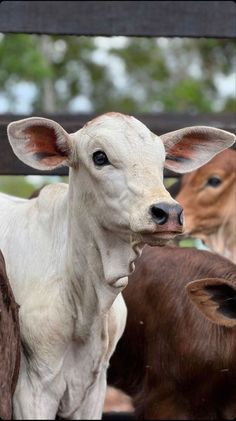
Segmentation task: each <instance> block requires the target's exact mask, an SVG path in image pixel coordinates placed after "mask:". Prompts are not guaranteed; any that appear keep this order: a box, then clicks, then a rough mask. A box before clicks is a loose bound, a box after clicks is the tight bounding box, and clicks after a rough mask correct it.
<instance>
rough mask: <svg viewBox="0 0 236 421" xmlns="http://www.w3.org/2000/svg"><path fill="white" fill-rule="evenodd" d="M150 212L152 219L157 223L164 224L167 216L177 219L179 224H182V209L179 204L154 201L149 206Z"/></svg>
mask: <svg viewBox="0 0 236 421" xmlns="http://www.w3.org/2000/svg"><path fill="white" fill-rule="evenodd" d="M150 212H151V215H152V218H153V220H154V221H155V222H156V224H158V225H164V224H166V223H167V221H168V220H169V218H170V217H171V218H172V219H175V220H176V219H177V223H178V224H179V225H181V226H182V225H183V220H184V218H183V209H182V207H181V206H180V205H178V204H176V205H169V204H168V203H165V202H163V203H154V204H153V205H152V206H151V207H150Z"/></svg>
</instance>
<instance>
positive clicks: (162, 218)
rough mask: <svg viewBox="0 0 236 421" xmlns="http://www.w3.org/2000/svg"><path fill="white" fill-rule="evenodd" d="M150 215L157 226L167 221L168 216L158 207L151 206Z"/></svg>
mask: <svg viewBox="0 0 236 421" xmlns="http://www.w3.org/2000/svg"><path fill="white" fill-rule="evenodd" d="M151 214H152V217H153V218H154V220H155V222H156V223H157V224H158V225H163V224H165V223H166V222H167V221H168V218H169V214H168V213H167V212H166V211H165V210H164V209H162V208H161V207H160V206H157V205H153V206H151Z"/></svg>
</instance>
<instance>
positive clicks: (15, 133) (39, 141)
mask: <svg viewBox="0 0 236 421" xmlns="http://www.w3.org/2000/svg"><path fill="white" fill-rule="evenodd" d="M7 133H8V138H9V141H10V144H11V146H12V149H13V151H14V152H15V154H16V156H17V157H18V158H19V159H20V160H21V161H23V162H24V163H25V164H27V165H29V166H30V167H33V168H36V169H38V170H53V169H54V168H57V167H60V166H64V165H69V157H70V154H71V150H72V140H71V138H70V135H69V134H68V133H67V132H66V131H65V130H64V129H63V128H62V127H61V126H60V124H58V123H56V122H55V121H53V120H49V119H47V118H41V117H31V118H26V119H24V120H19V121H15V122H13V123H10V124H9V125H8V128H7Z"/></svg>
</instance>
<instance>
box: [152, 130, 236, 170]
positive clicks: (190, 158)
mask: <svg viewBox="0 0 236 421" xmlns="http://www.w3.org/2000/svg"><path fill="white" fill-rule="evenodd" d="M160 138H161V139H162V141H163V144H164V146H165V150H166V161H165V167H166V168H168V169H169V170H172V171H174V172H177V173H186V172H189V171H193V170H196V169H197V168H199V167H201V166H202V165H204V164H206V163H207V162H208V161H210V160H211V159H212V158H213V157H214V156H215V155H216V154H218V153H219V152H221V151H223V150H224V149H227V148H229V147H230V146H232V145H233V144H234V142H235V140H236V137H235V135H234V134H233V133H229V132H227V131H225V130H221V129H216V128H215V127H208V126H193V127H185V128H184V129H179V130H175V131H174V132H170V133H165V134H163V135H161V136H160Z"/></svg>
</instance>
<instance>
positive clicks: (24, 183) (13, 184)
mask: <svg viewBox="0 0 236 421" xmlns="http://www.w3.org/2000/svg"><path fill="white" fill-rule="evenodd" d="M34 190H35V185H34V184H33V183H31V182H30V181H28V180H27V178H26V177H24V176H8V175H6V176H1V177H0V191H1V192H2V193H6V194H12V195H13V196H19V197H25V198H28V197H29V196H31V194H32V193H33V191H34Z"/></svg>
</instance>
